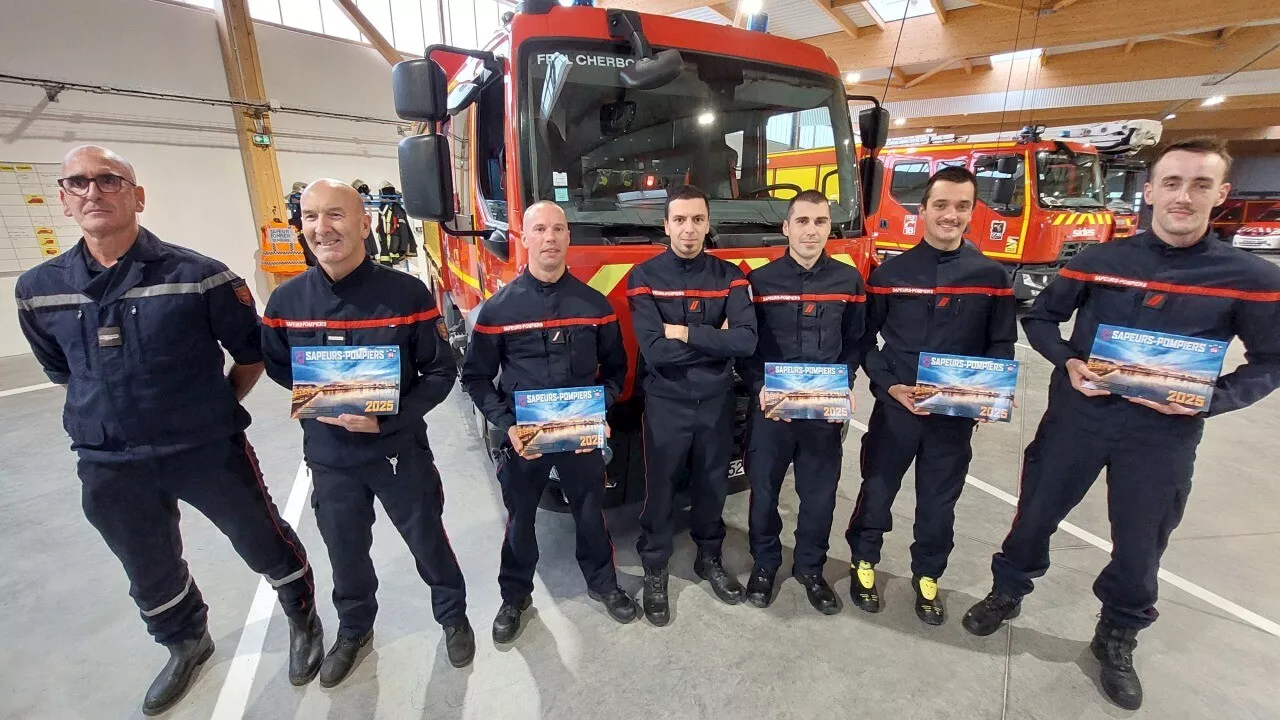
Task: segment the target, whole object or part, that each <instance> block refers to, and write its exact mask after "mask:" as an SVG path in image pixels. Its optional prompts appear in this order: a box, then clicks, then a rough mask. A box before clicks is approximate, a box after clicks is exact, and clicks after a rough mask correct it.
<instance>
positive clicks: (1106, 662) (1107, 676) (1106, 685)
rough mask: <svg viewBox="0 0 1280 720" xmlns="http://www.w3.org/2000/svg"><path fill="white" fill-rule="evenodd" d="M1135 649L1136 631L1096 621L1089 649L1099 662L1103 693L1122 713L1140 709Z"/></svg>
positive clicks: (1136, 642)
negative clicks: (1134, 665)
mask: <svg viewBox="0 0 1280 720" xmlns="http://www.w3.org/2000/svg"><path fill="white" fill-rule="evenodd" d="M1136 647H1138V631H1137V630H1136V629H1134V628H1121V627H1114V626H1112V625H1108V624H1107V622H1106V621H1105V620H1099V621H1098V627H1097V629H1096V630H1094V631H1093V642H1091V643H1089V649H1090V650H1092V651H1093V656H1094V657H1096V658H1098V662H1099V663H1102V672H1101V673H1100V675H1101V680H1102V691H1103V692H1105V693H1106V694H1107V697H1109V698H1111V702H1113V703H1115V704H1117V705H1119V706H1120V707H1122V708H1124V709H1125V710H1137V709H1138V708H1140V707H1142V681H1141V680H1139V679H1138V673H1137V671H1135V670H1134V669H1133V649H1134V648H1136Z"/></svg>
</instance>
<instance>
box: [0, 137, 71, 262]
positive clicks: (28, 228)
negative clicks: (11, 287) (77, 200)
mask: <svg viewBox="0 0 1280 720" xmlns="http://www.w3.org/2000/svg"><path fill="white" fill-rule="evenodd" d="M61 170H62V166H61V165H59V164H58V163H26V162H8V161H3V160H0V275H17V274H19V273H21V272H23V271H25V270H30V269H31V268H33V267H35V266H36V265H39V264H40V263H42V262H44V261H45V260H47V259H49V258H51V257H54V256H57V255H60V254H62V253H64V252H66V251H67V250H69V249H71V248H72V247H74V246H75V244H76V243H77V242H79V240H80V228H79V227H77V226H76V223H75V220H73V219H71V218H69V217H65V216H64V215H63V214H62V203H61V202H59V201H58V177H59V175H60V173H61Z"/></svg>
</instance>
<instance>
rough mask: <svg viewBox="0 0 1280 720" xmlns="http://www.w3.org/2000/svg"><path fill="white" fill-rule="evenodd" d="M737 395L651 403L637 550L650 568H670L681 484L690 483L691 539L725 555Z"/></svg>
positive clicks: (648, 401)
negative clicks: (674, 513) (674, 515)
mask: <svg viewBox="0 0 1280 720" xmlns="http://www.w3.org/2000/svg"><path fill="white" fill-rule="evenodd" d="M734 402H735V400H734V396H733V393H731V392H729V391H727V390H726V391H725V393H724V395H720V396H717V397H714V398H710V399H707V400H671V399H669V398H664V397H660V396H657V395H652V394H651V395H649V396H648V397H646V398H645V409H644V418H643V423H642V424H643V426H644V429H643V432H644V457H645V501H644V508H643V509H642V510H641V511H640V528H641V533H640V538H639V540H637V541H636V550H637V551H638V552H639V553H640V560H641V562H642V563H644V566H645V567H654V568H657V567H665V566H666V564H667V560H669V559H670V558H671V551H672V537H673V535H674V534H675V528H674V525H673V523H672V517H671V515H672V510H673V508H672V504H673V502H674V500H675V492H676V489H677V485H678V484H680V480H681V479H682V478H683V477H684V475H685V467H686V462H687V464H688V467H689V470H688V478H689V500H690V503H691V507H690V510H689V534H690V536H692V538H693V542H694V544H696V545H697V546H698V552H699V553H702V554H708V555H719V554H720V546H721V543H722V542H723V541H724V520H723V519H722V518H721V515H722V514H723V512H724V500H725V496H726V495H727V494H728V492H729V456H730V455H731V454H732V452H733V408H734Z"/></svg>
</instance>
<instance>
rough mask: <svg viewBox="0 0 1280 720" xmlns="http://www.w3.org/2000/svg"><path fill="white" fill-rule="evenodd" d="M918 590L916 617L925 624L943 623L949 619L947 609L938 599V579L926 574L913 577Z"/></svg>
mask: <svg viewBox="0 0 1280 720" xmlns="http://www.w3.org/2000/svg"><path fill="white" fill-rule="evenodd" d="M911 587H912V588H914V589H915V591H916V617H918V618H920V622H922V623H924V624H925V625H941V624H942V623H944V622H946V621H947V610H946V608H945V607H943V606H942V601H941V600H939V599H938V581H937V580H935V579H933V578H931V577H927V576H924V575H916V576H915V577H913V578H911Z"/></svg>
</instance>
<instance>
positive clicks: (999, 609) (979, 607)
mask: <svg viewBox="0 0 1280 720" xmlns="http://www.w3.org/2000/svg"><path fill="white" fill-rule="evenodd" d="M1020 612H1022V598H1016V597H1013V596H1012V595H1000V594H997V593H996V591H995V590H992V591H991V592H989V593H987V596H986V597H985V598H983V599H981V600H979V601H978V602H976V603H974V606H973V607H971V608H969V612H967V613H965V614H964V619H963V620H961V621H960V624H961V625H964V629H965V630H968V631H969V632H970V633H972V634H974V635H977V636H978V637H986V636H987V635H990V634H991V633H993V632H995V631H996V630H999V629H1000V623H1003V622H1004V621H1005V620H1012V619H1014V618H1016V617H1018V613H1020Z"/></svg>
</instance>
